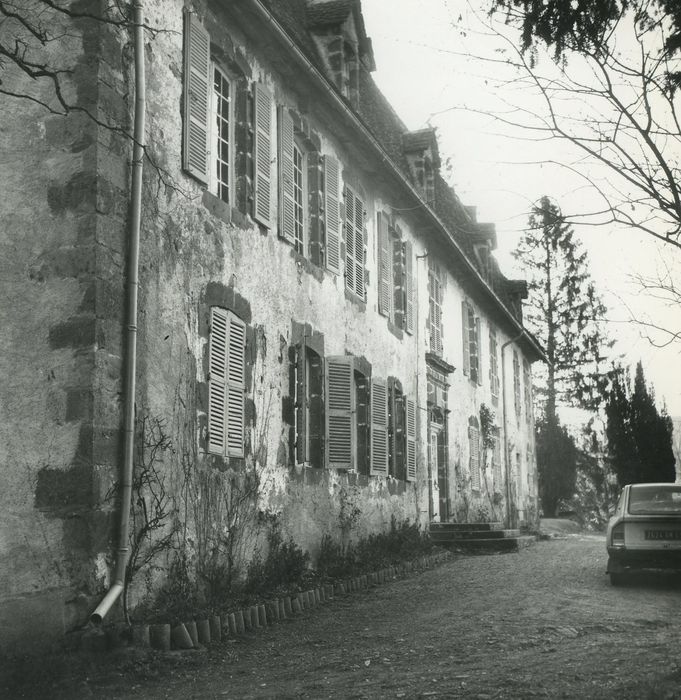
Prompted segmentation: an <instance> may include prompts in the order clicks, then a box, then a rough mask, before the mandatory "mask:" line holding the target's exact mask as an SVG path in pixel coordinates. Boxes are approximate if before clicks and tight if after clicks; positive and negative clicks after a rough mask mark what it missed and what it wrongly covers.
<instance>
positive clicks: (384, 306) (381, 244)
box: [377, 211, 392, 318]
mask: <svg viewBox="0 0 681 700" xmlns="http://www.w3.org/2000/svg"><path fill="white" fill-rule="evenodd" d="M377 238H378V241H377V243H378V260H377V264H378V313H380V314H382V315H383V316H388V318H390V306H391V304H390V299H391V297H392V284H391V274H390V268H391V264H392V260H391V255H390V229H389V227H388V217H387V216H386V215H385V214H384V213H383V212H382V211H380V212H378V237H377Z"/></svg>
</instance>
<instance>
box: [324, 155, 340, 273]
mask: <svg viewBox="0 0 681 700" xmlns="http://www.w3.org/2000/svg"><path fill="white" fill-rule="evenodd" d="M339 188H340V167H339V165H338V161H337V160H336V159H335V158H333V157H332V156H324V229H325V232H326V241H325V243H326V267H327V269H328V270H330V271H331V272H333V273H334V274H336V275H340V211H339V209H340V202H339V196H340V195H339V192H340V189H339Z"/></svg>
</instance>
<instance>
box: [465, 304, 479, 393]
mask: <svg viewBox="0 0 681 700" xmlns="http://www.w3.org/2000/svg"><path fill="white" fill-rule="evenodd" d="M461 317H462V333H463V373H464V374H465V375H468V377H469V379H470V380H471V381H472V382H473V383H475V384H482V371H481V368H480V318H479V317H478V316H476V315H475V311H474V309H473V307H472V306H471V304H469V303H468V302H467V301H463V302H461Z"/></svg>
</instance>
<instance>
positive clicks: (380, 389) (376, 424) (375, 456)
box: [370, 379, 388, 476]
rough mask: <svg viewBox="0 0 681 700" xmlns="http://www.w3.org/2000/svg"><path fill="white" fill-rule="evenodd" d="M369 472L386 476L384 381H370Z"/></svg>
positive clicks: (386, 435) (386, 410) (386, 395)
mask: <svg viewBox="0 0 681 700" xmlns="http://www.w3.org/2000/svg"><path fill="white" fill-rule="evenodd" d="M370 464H371V471H370V473H371V474H372V475H374V474H377V475H380V476H387V475H388V387H387V384H386V382H385V380H382V379H372V380H371V463H370Z"/></svg>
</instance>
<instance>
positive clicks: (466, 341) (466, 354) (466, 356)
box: [461, 301, 471, 376]
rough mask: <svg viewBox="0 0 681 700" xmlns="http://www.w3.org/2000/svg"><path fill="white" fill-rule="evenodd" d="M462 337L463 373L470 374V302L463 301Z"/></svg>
mask: <svg viewBox="0 0 681 700" xmlns="http://www.w3.org/2000/svg"><path fill="white" fill-rule="evenodd" d="M461 337H462V339H463V373H464V374H465V375H466V376H468V375H469V374H470V371H471V348H470V337H469V335H468V304H467V302H465V301H462V302H461Z"/></svg>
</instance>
